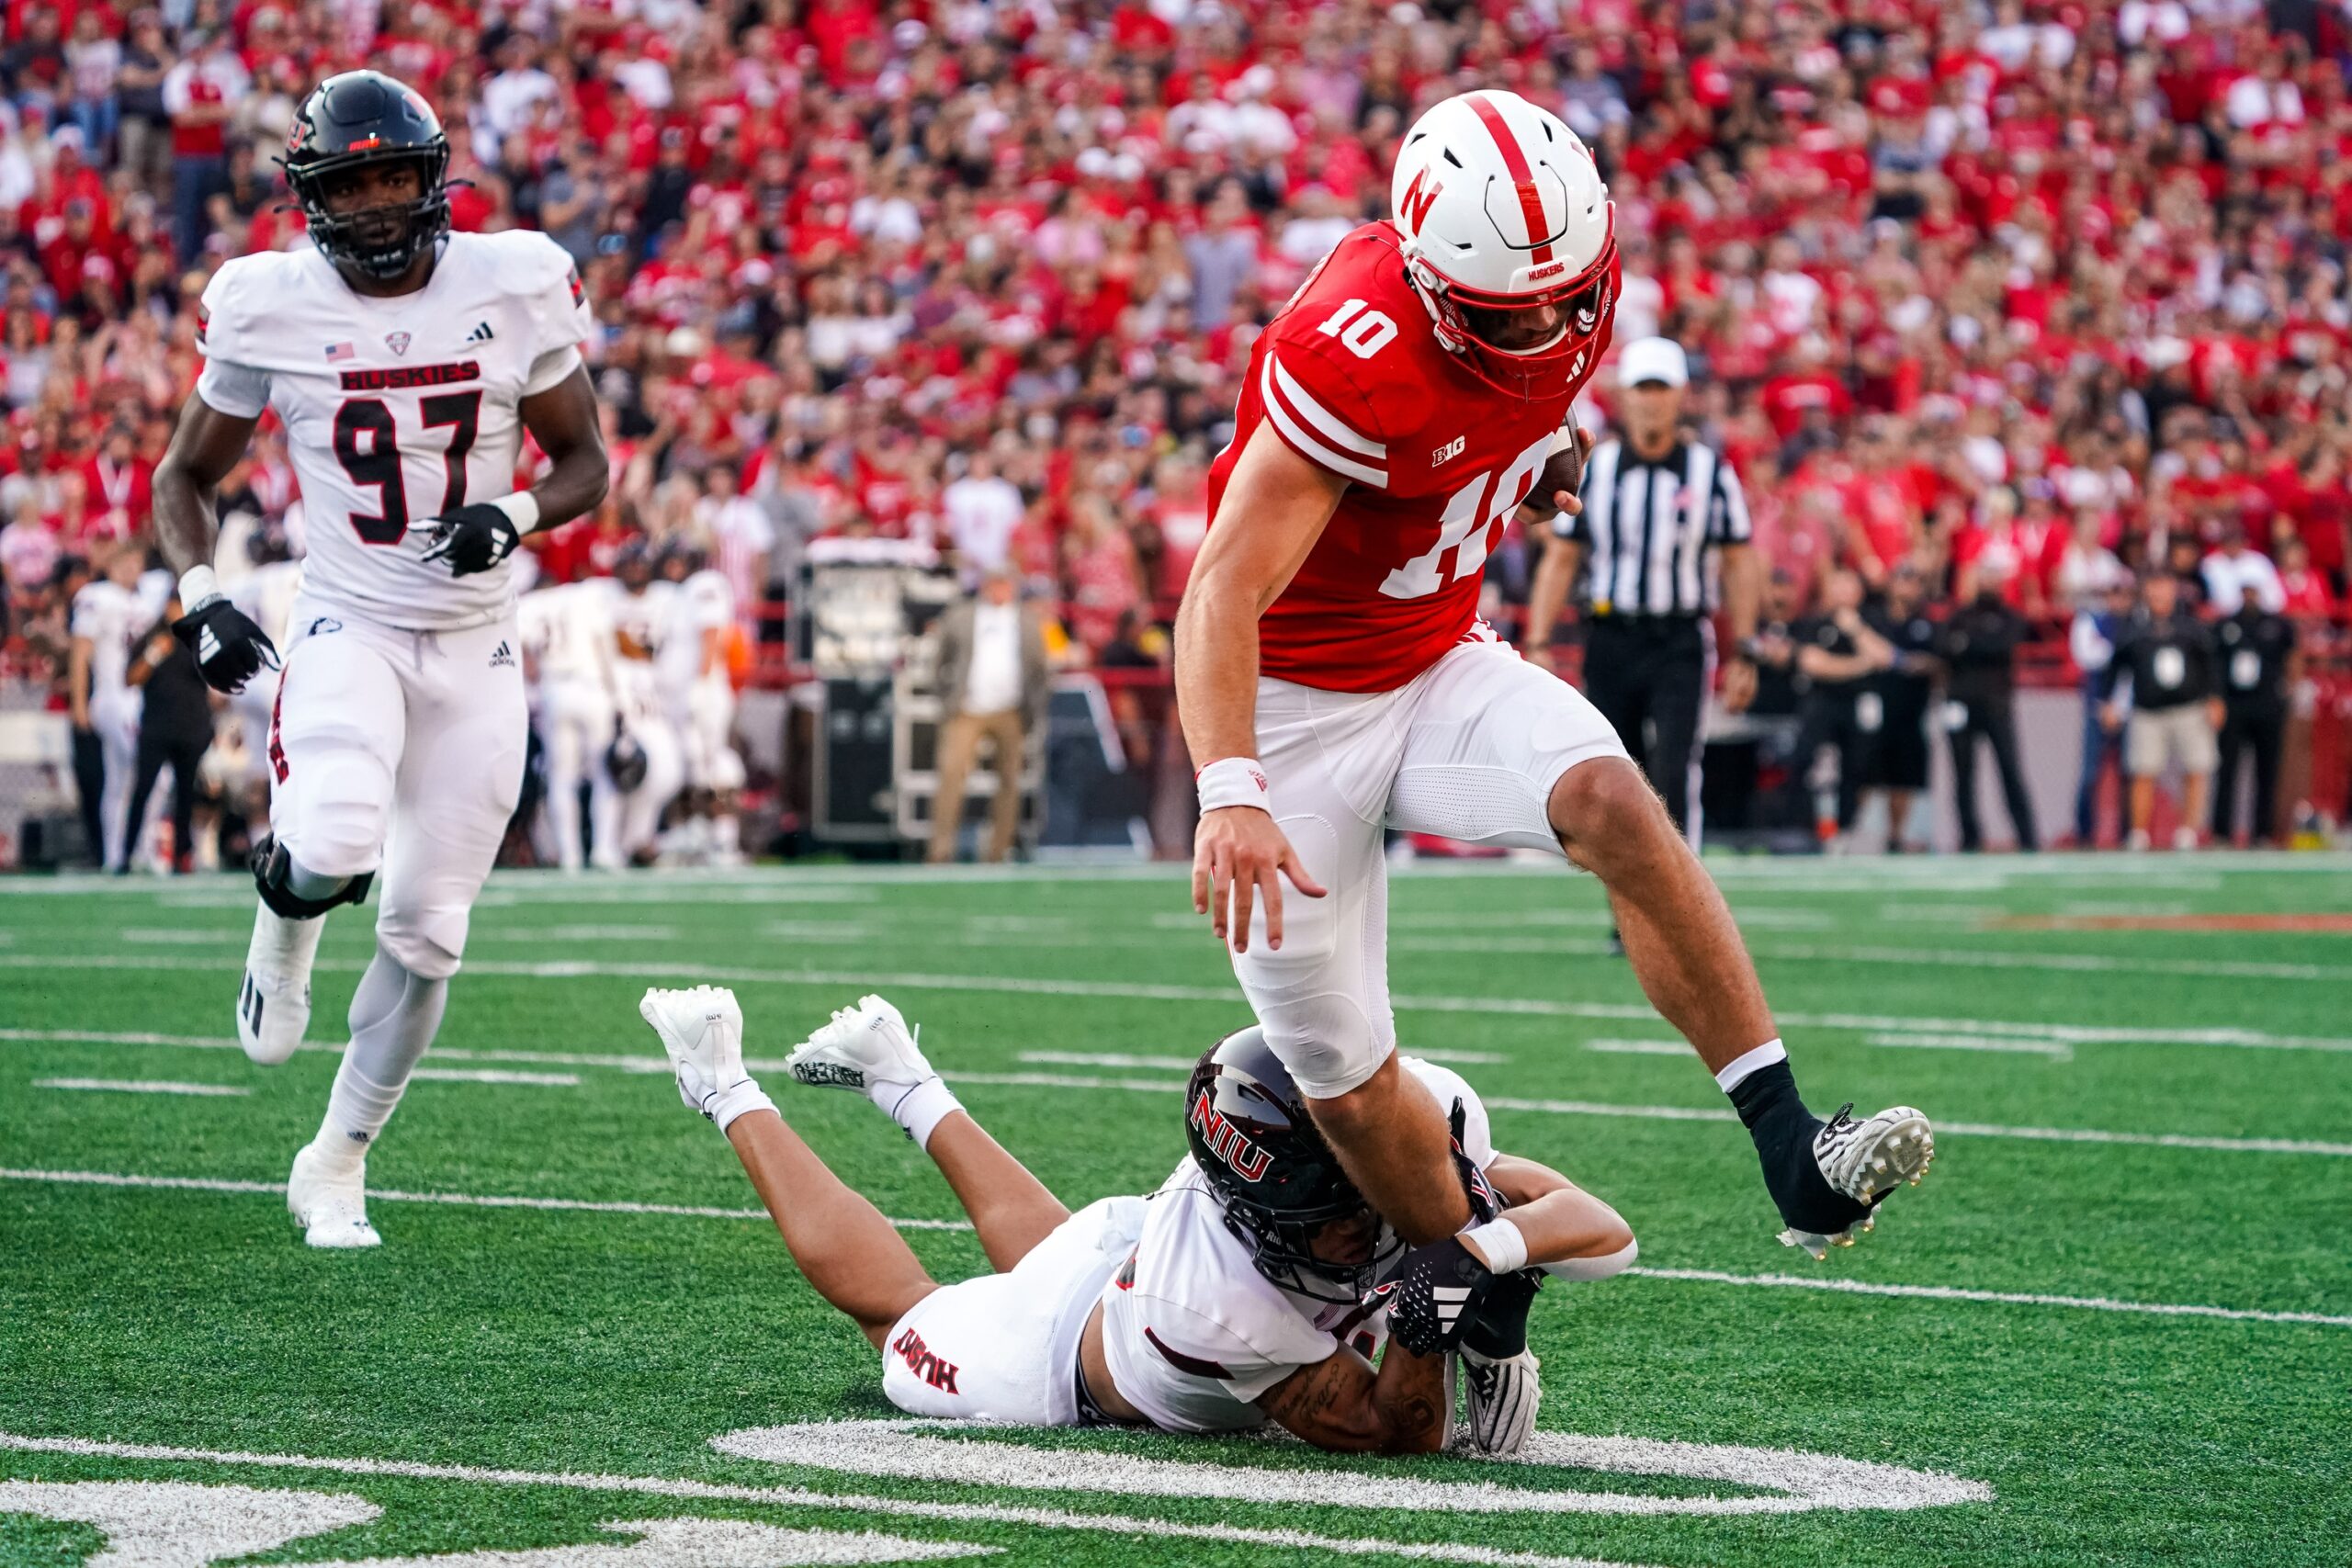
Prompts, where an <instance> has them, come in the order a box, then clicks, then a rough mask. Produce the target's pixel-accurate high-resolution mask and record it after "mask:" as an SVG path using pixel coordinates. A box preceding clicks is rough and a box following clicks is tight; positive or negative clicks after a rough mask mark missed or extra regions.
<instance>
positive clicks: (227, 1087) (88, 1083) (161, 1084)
mask: <svg viewBox="0 0 2352 1568" xmlns="http://www.w3.org/2000/svg"><path fill="white" fill-rule="evenodd" d="M33 1087H34V1088H35V1089H107V1090H112V1091H113V1092H115V1093H118V1094H194V1095H204V1096H207V1097H214V1098H220V1099H231V1098H234V1097H235V1096H238V1095H243V1094H251V1093H253V1090H251V1089H240V1088H238V1087H237V1086H236V1085H234V1084H225V1083H175V1082H174V1081H173V1080H171V1079H169V1078H35V1079H33Z"/></svg>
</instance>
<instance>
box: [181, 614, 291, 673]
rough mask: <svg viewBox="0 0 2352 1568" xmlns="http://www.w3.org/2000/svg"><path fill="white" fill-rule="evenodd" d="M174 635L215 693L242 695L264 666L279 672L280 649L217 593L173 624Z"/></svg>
mask: <svg viewBox="0 0 2352 1568" xmlns="http://www.w3.org/2000/svg"><path fill="white" fill-rule="evenodd" d="M172 635H173V636H174V637H177V638H179V639H180V646H181V647H183V648H185V649H187V650H188V652H189V653H191V654H193V655H194V656H195V658H196V667H197V669H198V671H199V672H201V673H202V675H203V676H204V683H205V684H206V685H208V686H209V687H211V688H212V689H213V690H214V691H216V692H242V691H243V690H244V689H245V682H248V681H250V680H252V679H253V678H254V676H256V675H258V674H260V673H261V671H262V667H263V666H264V665H266V666H268V667H269V668H270V669H272V670H275V669H277V644H276V643H274V642H272V641H270V640H269V634H268V633H267V632H266V631H263V630H262V629H261V628H260V627H259V626H255V625H254V623H253V618H252V617H251V616H249V615H246V614H245V613H244V612H243V610H240V609H238V608H237V607H236V606H235V605H234V604H230V603H229V601H228V600H227V599H225V598H223V597H221V596H220V594H218V593H215V594H213V595H212V596H211V597H210V598H209V599H207V600H205V601H204V602H203V603H202V604H198V605H197V606H196V608H194V609H192V610H190V611H189V612H188V613H187V615H182V616H181V617H180V618H179V619H178V620H176V621H174V622H173V623H172Z"/></svg>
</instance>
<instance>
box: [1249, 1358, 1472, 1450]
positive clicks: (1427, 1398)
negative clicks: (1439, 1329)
mask: <svg viewBox="0 0 2352 1568" xmlns="http://www.w3.org/2000/svg"><path fill="white" fill-rule="evenodd" d="M1258 1408H1259V1409H1261V1410H1262V1411H1264V1412H1265V1413H1266V1414H1267V1415H1268V1416H1272V1418H1273V1419H1274V1420H1275V1421H1277V1422H1279V1423H1280V1424H1281V1425H1282V1427H1283V1430H1284V1431H1287V1432H1289V1433H1290V1434H1291V1435H1292V1436H1293V1437H1295V1438H1301V1439H1302V1440H1304V1441H1306V1442H1310V1443H1313V1444H1314V1445H1315V1446H1316V1447H1317V1448H1318V1449H1329V1450H1331V1451H1333V1452H1334V1453H1346V1454H1427V1453H1435V1452H1436V1451H1437V1450H1439V1449H1441V1448H1443V1447H1444V1446H1445V1424H1446V1417H1447V1416H1448V1415H1449V1414H1450V1413H1451V1411H1452V1408H1453V1400H1452V1399H1451V1398H1450V1397H1449V1396H1448V1394H1447V1392H1446V1387H1445V1358H1444V1357H1443V1356H1442V1355H1439V1356H1416V1355H1414V1354H1413V1353H1412V1352H1411V1351H1410V1350H1408V1349H1406V1348H1404V1347H1403V1346H1401V1345H1397V1344H1394V1343H1392V1344H1390V1345H1389V1347H1388V1348H1387V1349H1386V1350H1385V1352H1384V1353H1383V1354H1382V1356H1381V1358H1380V1367H1379V1370H1378V1371H1374V1369H1373V1365H1372V1363H1371V1362H1370V1361H1367V1360H1365V1359H1363V1357H1362V1356H1359V1355H1357V1354H1356V1353H1355V1352H1354V1351H1353V1350H1351V1349H1350V1348H1347V1347H1346V1346H1344V1345H1342V1346H1340V1348H1338V1349H1336V1350H1334V1351H1333V1352H1332V1353H1331V1354H1330V1355H1329V1356H1327V1357H1325V1358H1324V1359H1322V1360H1319V1361H1317V1362H1316V1363H1315V1364H1314V1365H1313V1366H1311V1367H1301V1368H1299V1370H1298V1371H1295V1372H1293V1373H1291V1375H1290V1376H1288V1377H1286V1378H1284V1379H1283V1381H1282V1382H1278V1383H1276V1384H1275V1385H1274V1386H1273V1387H1272V1388H1270V1389H1268V1390H1267V1391H1266V1392H1265V1393H1263V1394H1261V1395H1260V1396H1259V1399H1258Z"/></svg>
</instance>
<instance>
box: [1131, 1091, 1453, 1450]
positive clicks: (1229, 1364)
mask: <svg viewBox="0 0 2352 1568" xmlns="http://www.w3.org/2000/svg"><path fill="white" fill-rule="evenodd" d="M1397 1060H1398V1061H1399V1062H1400V1063H1401V1064H1402V1065H1403V1066H1404V1067H1405V1068H1406V1070H1408V1072H1410V1073H1412V1074H1413V1075H1414V1076H1415V1077H1418V1078H1419V1079H1420V1080H1421V1082H1422V1083H1424V1084H1426V1085H1427V1086H1428V1087H1429V1090H1430V1093H1431V1094H1432V1095H1434V1096H1436V1098H1437V1102H1438V1104H1439V1105H1441V1106H1444V1107H1448V1108H1451V1107H1452V1105H1453V1102H1454V1101H1455V1100H1461V1101H1462V1103H1463V1109H1464V1128H1463V1138H1462V1143H1463V1150H1464V1153H1466V1154H1467V1155H1469V1156H1470V1157H1471V1158H1472V1159H1474V1160H1476V1162H1477V1164H1478V1166H1479V1168H1481V1169H1484V1168H1486V1167H1487V1166H1488V1165H1490V1164H1492V1163H1493V1162H1494V1158H1495V1145H1494V1139H1493V1136H1492V1134H1490V1133H1489V1131H1488V1130H1487V1109H1486V1107H1485V1105H1483V1104H1482V1103H1480V1101H1479V1099H1478V1096H1477V1093H1476V1091H1475V1090H1474V1089H1471V1087H1470V1086H1469V1085H1468V1084H1466V1083H1464V1081H1463V1080H1462V1077H1461V1075H1460V1074H1458V1073H1455V1072H1453V1071H1451V1070H1449V1069H1447V1068H1445V1067H1441V1066H1435V1065H1434V1064H1432V1063H1429V1062H1424V1061H1420V1060H1419V1059H1418V1058H1415V1057H1411V1056H1399V1057H1398V1058H1397ZM1102 1301H1103V1354H1104V1357H1105V1359H1106V1360H1107V1361H1108V1362H1109V1364H1110V1369H1111V1382H1112V1383H1113V1384H1114V1386H1115V1387H1116V1388H1117V1389H1118V1391H1119V1393H1120V1396H1121V1397H1122V1398H1124V1399H1125V1400H1126V1402H1127V1403H1128V1404H1132V1405H1134V1406H1135V1407H1136V1409H1137V1410H1140V1411H1142V1412H1143V1414H1144V1415H1145V1416H1147V1417H1148V1418H1149V1419H1150V1421H1151V1423H1152V1425H1154V1426H1155V1427H1160V1428H1162V1429H1163V1430H1166V1431H1171V1432H1219V1431H1231V1430H1234V1429H1236V1428H1238V1427H1256V1426H1259V1425H1261V1424H1262V1423H1263V1422H1264V1421H1265V1419H1266V1417H1265V1415H1264V1413H1263V1412H1262V1411H1261V1410H1260V1409H1259V1408H1258V1405H1257V1402H1258V1400H1259V1399H1261V1397H1263V1396H1264V1394H1265V1393H1266V1391H1267V1390H1268V1389H1270V1388H1272V1387H1273V1386H1274V1385H1275V1384H1276V1383H1278V1382H1282V1381H1283V1379H1284V1378H1286V1377H1288V1376H1290V1374H1291V1373H1293V1372H1295V1371H1298V1369H1299V1368H1301V1367H1306V1366H1313V1365H1315V1364H1316V1363H1317V1362H1319V1361H1321V1360H1323V1359H1326V1358H1327V1357H1329V1356H1330V1355H1331V1354H1332V1353H1333V1352H1334V1351H1336V1350H1338V1349H1339V1348H1340V1346H1341V1345H1343V1344H1344V1345H1347V1346H1349V1347H1350V1348H1353V1349H1354V1350H1356V1351H1357V1352H1359V1353H1360V1354H1363V1355H1364V1356H1367V1357H1369V1356H1371V1355H1373V1354H1374V1352H1375V1351H1376V1350H1377V1349H1378V1348H1379V1347H1380V1346H1381V1344H1382V1343H1383V1342H1384V1341H1385V1340H1386V1338H1387V1337H1388V1321H1387V1316H1388V1314H1387V1312H1386V1310H1385V1308H1384V1309H1383V1310H1382V1311H1380V1312H1377V1313H1374V1314H1371V1315H1369V1316H1367V1315H1365V1314H1364V1312H1363V1309H1362V1308H1361V1307H1359V1306H1357V1305H1355V1304H1354V1303H1348V1302H1325V1301H1317V1300H1316V1299H1315V1298H1313V1297H1311V1296H1304V1295H1300V1294H1298V1293H1297V1292H1293V1291H1287V1290H1284V1289H1283V1288H1282V1287H1281V1286H1279V1285H1277V1284H1275V1283H1274V1282H1273V1281H1272V1280H1269V1279H1267V1278H1266V1276H1265V1275H1263V1274H1261V1273H1260V1272H1259V1271H1258V1269H1257V1266H1256V1265H1255V1264H1253V1263H1252V1262H1251V1261H1250V1249H1249V1247H1247V1246H1245V1245H1244V1244H1243V1243H1242V1241H1241V1239H1240V1238H1239V1237H1238V1236H1237V1235H1234V1234H1233V1232H1232V1231H1231V1230H1229V1229H1227V1226H1226V1224H1225V1212H1224V1210H1223V1209H1222V1208H1221V1207H1219V1205H1218V1203H1217V1201H1216V1196H1215V1194H1213V1193H1212V1192H1211V1191H1210V1190H1209V1188H1208V1184H1207V1181H1206V1180H1205V1179H1204V1178H1203V1177H1202V1175H1201V1172H1200V1168H1199V1167H1198V1166H1196V1165H1195V1164H1193V1160H1192V1158H1191V1156H1186V1157H1185V1159H1184V1161H1183V1163H1182V1164H1181V1165H1179V1166H1178V1167H1177V1168H1176V1171H1175V1174H1174V1175H1172V1176H1170V1178H1169V1179H1168V1180H1167V1181H1166V1182H1165V1183H1164V1184H1163V1185H1162V1186H1161V1187H1160V1189H1159V1191H1158V1192H1156V1193H1154V1194H1153V1195H1152V1199H1151V1206H1150V1209H1149V1211H1148V1213H1147V1215H1146V1217H1145V1220H1144V1225H1143V1235H1142V1238H1141V1239H1140V1240H1139V1241H1138V1242H1137V1243H1136V1250H1135V1256H1134V1257H1133V1258H1131V1259H1130V1260H1129V1261H1128V1264H1127V1266H1126V1267H1125V1269H1121V1270H1120V1272H1119V1273H1118V1274H1117V1275H1116V1276H1114V1278H1113V1280H1112V1281H1111V1283H1110V1284H1109V1285H1108V1286H1106V1287H1104V1289H1103V1295H1102Z"/></svg>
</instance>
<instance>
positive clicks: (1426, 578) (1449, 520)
mask: <svg viewBox="0 0 2352 1568" xmlns="http://www.w3.org/2000/svg"><path fill="white" fill-rule="evenodd" d="M1551 455H1552V437H1551V436H1550V435H1549V434H1545V435H1543V436H1540V437H1538V438H1537V440H1536V442H1535V444H1534V445H1533V446H1530V447H1528V449H1527V450H1526V451H1524V452H1521V454H1520V455H1519V456H1518V457H1514V458H1512V459H1511V463H1510V467H1509V468H1505V469H1504V470H1503V471H1502V473H1501V474H1500V475H1499V476H1498V475H1497V474H1496V473H1495V471H1494V470H1493V469H1492V468H1489V469H1487V471H1486V472H1485V473H1483V474H1480V475H1479V476H1478V477H1477V478H1476V479H1472V480H1471V481H1470V482H1469V483H1468V484H1465V485H1464V486H1463V487H1462V488H1461V489H1460V490H1457V491H1454V492H1453V496H1452V497H1451V498H1449V499H1448V500H1447V502H1446V503H1445V511H1444V512H1443V513H1441V514H1440V515H1439V517H1438V529H1437V542H1436V543H1435V544H1433V545H1431V546H1430V547H1429V548H1428V549H1426V550H1423V551H1422V552H1421V553H1420V554H1419V555H1417V556H1415V557H1414V558H1412V559H1411V560H1408V561H1407V562H1406V563H1405V564H1404V565H1403V566H1400V567H1398V568H1397V570H1394V571H1392V572H1390V573H1389V574H1388V577H1387V579H1386V581H1384V582H1382V583H1381V585H1380V591H1381V592H1383V593H1385V594H1386V595H1388V597H1390V598H1391V599H1419V598H1422V597H1425V596H1426V595H1428V594H1431V593H1434V592H1437V591H1438V590H1439V589H1441V588H1443V587H1445V586H1447V585H1448V584H1449V583H1454V582H1459V581H1462V580H1463V579H1464V578H1465V577H1470V576H1473V575H1475V574H1476V573H1477V572H1478V571H1480V570H1483V569H1484V568H1485V567H1486V564H1487V556H1488V555H1489V554H1490V553H1491V552H1492V551H1493V549H1494V544H1495V537H1496V536H1497V534H1498V532H1499V531H1500V530H1501V527H1502V524H1503V520H1504V519H1505V518H1507V517H1509V516H1510V514H1511V512H1512V509H1513V508H1515V507H1517V506H1518V505H1519V503H1520V502H1522V501H1525V500H1526V499H1527V492H1528V491H1530V490H1532V489H1533V488H1534V485H1535V476H1536V475H1537V474H1539V473H1541V472H1543V470H1544V460H1545V459H1546V458H1548V457H1551ZM1449 556H1451V557H1452V558H1453V561H1452V566H1453V570H1451V571H1448V570H1447V558H1448V557H1449Z"/></svg>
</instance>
